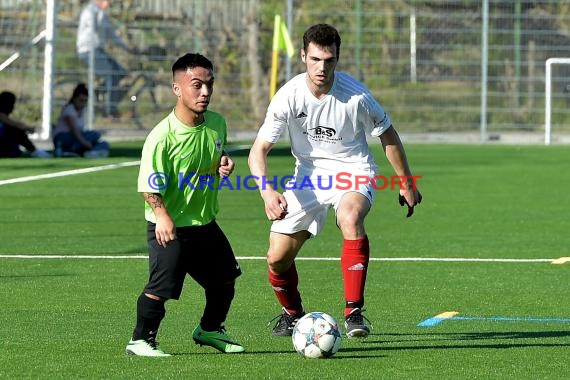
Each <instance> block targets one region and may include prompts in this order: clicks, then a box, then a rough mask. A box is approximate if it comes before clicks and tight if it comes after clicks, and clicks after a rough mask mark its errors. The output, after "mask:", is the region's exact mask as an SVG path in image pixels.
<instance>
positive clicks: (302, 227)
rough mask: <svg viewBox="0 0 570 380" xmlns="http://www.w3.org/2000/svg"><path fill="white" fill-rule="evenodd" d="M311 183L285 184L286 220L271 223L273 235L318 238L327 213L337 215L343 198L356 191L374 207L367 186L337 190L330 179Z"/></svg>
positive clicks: (346, 184) (352, 186) (338, 186)
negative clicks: (301, 233)
mask: <svg viewBox="0 0 570 380" xmlns="http://www.w3.org/2000/svg"><path fill="white" fill-rule="evenodd" d="M327 178H328V177H327ZM313 179H314V177H313V178H311V180H310V184H309V182H308V181H305V182H302V181H301V180H299V179H297V180H296V181H295V180H292V181H290V182H288V183H287V185H286V186H285V189H286V190H285V192H284V193H283V196H284V197H285V199H286V200H287V216H285V218H283V219H281V220H276V221H274V222H273V224H272V225H271V231H272V232H277V233H282V234H292V233H295V232H299V231H309V233H310V234H311V235H312V236H316V235H318V234H319V232H320V231H321V230H322V229H323V226H324V223H325V220H326V217H327V213H328V210H329V209H330V208H331V207H333V208H334V211H335V213H336V210H337V209H338V207H339V204H340V201H341V199H342V197H343V195H344V194H346V193H349V192H353V191H355V192H358V193H360V194H362V195H364V196H365V197H366V198H367V199H368V201H369V202H370V206H372V204H373V203H374V198H375V189H374V187H373V186H372V185H371V184H370V183H366V184H363V183H360V184H351V186H348V182H343V184H342V186H340V185H338V183H337V182H335V181H334V180H333V179H332V177H331V178H330V181H329V179H322V178H321V179H320V180H321V181H320V182H318V181H317V180H316V179H314V180H313ZM311 185H312V186H311Z"/></svg>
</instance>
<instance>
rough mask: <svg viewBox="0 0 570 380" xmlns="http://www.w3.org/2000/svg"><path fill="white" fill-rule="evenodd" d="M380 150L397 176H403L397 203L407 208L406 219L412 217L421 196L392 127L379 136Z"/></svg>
mask: <svg viewBox="0 0 570 380" xmlns="http://www.w3.org/2000/svg"><path fill="white" fill-rule="evenodd" d="M380 141H381V142H382V148H383V149H384V153H385V154H386V158H387V159H388V161H389V162H390V164H391V165H392V168H394V171H395V172H396V174H397V175H398V176H404V177H405V178H406V180H405V181H402V188H401V189H400V194H399V201H400V205H401V206H403V205H404V204H406V205H407V206H408V214H407V215H406V216H407V217H408V218H409V217H410V216H412V215H413V213H414V207H415V206H416V205H418V204H419V203H420V202H421V201H422V195H421V193H420V191H419V190H418V188H417V183H416V182H415V179H414V178H413V177H412V171H411V170H410V167H409V165H408V159H407V158H406V152H405V151H404V146H403V145H402V141H401V140H400V136H399V135H398V132H396V130H395V129H394V127H390V128H388V130H386V132H384V133H383V134H382V135H380Z"/></svg>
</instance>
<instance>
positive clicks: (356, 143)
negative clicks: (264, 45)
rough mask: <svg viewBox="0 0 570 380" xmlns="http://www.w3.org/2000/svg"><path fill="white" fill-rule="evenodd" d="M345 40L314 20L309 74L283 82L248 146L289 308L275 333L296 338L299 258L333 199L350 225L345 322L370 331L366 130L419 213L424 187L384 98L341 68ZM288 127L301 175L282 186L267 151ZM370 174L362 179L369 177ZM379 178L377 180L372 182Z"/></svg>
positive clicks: (345, 232)
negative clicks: (376, 139)
mask: <svg viewBox="0 0 570 380" xmlns="http://www.w3.org/2000/svg"><path fill="white" fill-rule="evenodd" d="M340 43H341V39H340V36H339V34H338V31H337V30H336V29H335V28H334V27H332V26H330V25H327V24H318V25H313V26H311V27H310V28H309V29H307V31H306V32H305V33H304V35H303V48H302V49H301V59H302V61H303V63H305V66H306V72H305V73H302V74H299V75H297V76H295V77H294V78H292V79H291V80H290V81H289V82H287V83H286V84H285V85H284V86H283V87H282V88H280V89H279V90H278V91H277V93H276V94H275V96H274V97H273V98H272V100H271V102H270V105H269V107H268V110H267V114H266V117H265V121H264V122H263V125H262V126H261V128H260V129H259V132H258V135H257V138H256V140H255V142H254V144H253V146H252V148H251V151H250V154H249V167H250V171H251V174H252V175H253V176H255V178H257V179H256V180H257V185H258V187H259V189H260V193H261V197H262V199H263V201H264V203H265V213H266V215H267V217H268V219H270V220H272V221H273V223H272V225H271V232H270V236H269V249H268V252H267V263H268V271H269V282H270V284H271V286H272V287H273V290H274V292H275V295H276V296H277V299H278V301H279V303H280V304H281V306H282V313H281V315H280V316H279V320H278V321H277V323H276V324H275V327H274V328H273V335H275V336H290V335H291V334H292V331H293V327H294V325H295V323H296V322H297V320H298V319H299V318H300V317H301V316H302V315H304V310H303V305H302V302H301V295H300V293H299V290H298V274H297V270H296V267H295V257H296V256H297V254H298V253H299V250H300V249H301V247H302V246H303V243H305V241H307V239H309V238H311V237H313V236H316V235H317V234H318V233H319V231H320V230H321V229H322V227H323V223H324V221H325V218H326V214H327V212H328V209H329V208H330V207H333V208H334V211H335V213H336V223H337V226H338V227H339V229H340V230H341V232H342V237H343V243H342V250H341V269H342V274H343V282H344V297H345V308H344V316H345V328H346V334H347V336H348V337H349V338H352V337H366V336H368V334H369V332H370V328H369V327H368V326H367V324H366V323H365V319H366V318H365V317H364V316H363V315H362V311H363V307H364V289H365V282H366V272H367V268H368V262H369V256H370V254H369V252H370V248H369V242H368V238H367V235H366V231H365V229H364V218H365V217H366V215H367V214H368V212H369V210H370V207H371V206H372V203H373V202H374V190H375V187H376V188H377V186H373V184H372V183H371V182H372V178H373V177H374V176H376V175H377V167H376V164H375V162H374V157H373V156H372V153H371V152H370V149H369V146H368V143H367V140H366V135H367V134H369V135H371V136H377V137H379V138H380V141H381V143H382V147H383V149H384V152H385V154H386V157H387V159H388V161H389V162H390V164H391V165H392V167H393V169H394V171H395V173H396V174H397V175H398V176H401V177H405V178H406V179H405V180H404V181H403V183H402V186H401V189H400V193H399V197H400V204H401V205H404V204H406V205H407V207H408V216H411V215H412V213H413V210H414V207H415V206H416V205H417V204H419V203H420V201H421V194H420V192H419V190H418V189H417V187H416V184H415V181H414V177H413V176H412V172H411V170H410V167H409V165H408V162H407V159H406V154H405V152H404V148H403V146H402V143H401V141H400V138H399V136H398V133H397V132H396V130H395V128H394V127H393V125H392V122H391V120H390V118H389V117H388V115H387V113H386V112H385V111H384V109H383V108H382V106H381V105H380V104H379V103H378V102H377V101H376V100H375V98H374V97H373V96H372V94H371V93H370V91H369V90H368V89H367V88H366V87H365V86H364V85H363V84H361V83H360V82H358V81H357V80H355V79H354V78H352V77H350V76H349V75H347V74H346V73H342V72H338V71H335V67H336V65H337V62H338V58H339V49H340ZM285 129H288V132H289V136H290V139H291V152H292V154H293V156H294V157H295V159H296V163H295V174H294V178H293V179H292V180H291V181H290V182H288V183H287V184H286V186H285V191H284V192H283V193H280V192H279V191H278V190H279V189H277V188H276V186H275V185H277V183H276V182H277V181H275V180H273V181H272V180H270V178H273V177H271V176H270V175H269V172H268V166H267V156H268V153H269V151H270V150H271V148H272V147H273V145H274V144H275V143H276V142H277V141H278V139H279V137H280V136H281V134H282V133H283V132H284V131H285ZM363 178H364V179H365V180H362V179H363ZM368 179H370V181H368Z"/></svg>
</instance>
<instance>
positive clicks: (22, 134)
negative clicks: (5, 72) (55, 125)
mask: <svg viewBox="0 0 570 380" xmlns="http://www.w3.org/2000/svg"><path fill="white" fill-rule="evenodd" d="M15 105H16V95H14V93H12V92H9V91H3V92H2V93H0V157H20V156H21V155H22V151H21V150H20V146H23V147H24V148H25V149H26V150H27V151H28V152H29V153H30V156H32V157H38V158H47V157H51V154H49V153H48V152H46V151H44V150H41V149H38V148H36V146H35V145H34V143H32V142H31V141H30V139H29V138H28V133H33V132H34V130H35V128H34V127H30V126H28V125H26V124H25V123H23V122H21V121H18V120H14V119H13V118H11V117H10V114H11V113H12V111H14V106H15Z"/></svg>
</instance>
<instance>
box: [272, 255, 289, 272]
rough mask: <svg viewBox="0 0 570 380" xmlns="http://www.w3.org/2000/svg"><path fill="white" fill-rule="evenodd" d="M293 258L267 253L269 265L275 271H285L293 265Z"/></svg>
mask: <svg viewBox="0 0 570 380" xmlns="http://www.w3.org/2000/svg"><path fill="white" fill-rule="evenodd" d="M291 263H292V261H291V260H288V259H286V258H285V257H283V256H272V255H267V266H268V267H269V270H270V271H272V272H273V273H284V272H286V271H287V269H289V267H291Z"/></svg>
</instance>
